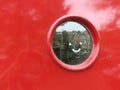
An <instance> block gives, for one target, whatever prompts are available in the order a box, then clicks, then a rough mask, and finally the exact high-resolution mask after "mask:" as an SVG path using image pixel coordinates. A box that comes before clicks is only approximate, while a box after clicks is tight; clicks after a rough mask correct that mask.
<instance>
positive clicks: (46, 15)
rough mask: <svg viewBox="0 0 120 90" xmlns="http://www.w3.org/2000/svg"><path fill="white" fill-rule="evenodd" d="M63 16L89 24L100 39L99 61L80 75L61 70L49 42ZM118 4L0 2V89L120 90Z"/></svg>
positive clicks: (99, 0) (106, 0)
mask: <svg viewBox="0 0 120 90" xmlns="http://www.w3.org/2000/svg"><path fill="white" fill-rule="evenodd" d="M65 15H73V16H74V15H75V16H76V15H77V16H80V17H83V18H86V19H87V20H89V21H90V22H91V23H92V24H93V25H94V26H95V27H96V30H97V32H98V33H99V34H100V37H101V42H100V44H101V50H100V52H99V55H98V58H97V59H96V62H95V63H94V64H93V65H92V66H91V67H89V68H87V69H85V70H82V71H77V72H73V71H69V70H66V69H64V68H61V67H60V66H59V65H58V64H56V63H55V62H54V61H53V58H52V56H51V55H50V52H49V49H48V44H47V37H48V32H49V30H50V27H51V26H52V24H53V23H54V22H55V21H56V20H58V18H60V17H63V16H65ZM119 33H120V1H119V0H52V1H51V0H0V90H119V89H120V85H119V83H120V50H119V49H120V39H119V38H120V35H119Z"/></svg>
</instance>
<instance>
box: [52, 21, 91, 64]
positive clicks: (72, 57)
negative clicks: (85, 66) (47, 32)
mask: <svg viewBox="0 0 120 90" xmlns="http://www.w3.org/2000/svg"><path fill="white" fill-rule="evenodd" d="M52 48H53V51H54V53H55V55H56V56H57V57H58V58H59V59H60V60H61V61H62V62H63V63H66V64H69V65H77V64H80V63H82V62H84V61H85V60H87V58H88V57H89V55H90V54H91V51H92V48H93V41H92V37H91V33H90V32H89V30H88V29H87V28H86V27H85V26H84V25H82V24H81V23H79V22H75V21H66V22H63V23H61V24H60V25H58V27H57V28H56V30H55V33H54V35H53V40H52Z"/></svg>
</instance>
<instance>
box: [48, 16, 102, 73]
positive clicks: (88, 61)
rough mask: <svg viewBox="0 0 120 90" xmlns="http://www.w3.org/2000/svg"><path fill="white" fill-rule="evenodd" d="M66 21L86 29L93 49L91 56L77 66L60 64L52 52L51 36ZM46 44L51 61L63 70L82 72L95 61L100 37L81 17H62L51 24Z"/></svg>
mask: <svg viewBox="0 0 120 90" xmlns="http://www.w3.org/2000/svg"><path fill="white" fill-rule="evenodd" d="M66 21H74V22H78V23H80V24H81V25H83V26H84V27H86V28H87V30H88V32H90V34H91V38H92V41H93V48H92V51H91V54H90V55H89V57H88V58H87V59H86V60H85V61H84V62H82V63H80V64H77V65H69V64H66V63H64V62H62V61H61V60H60V59H59V58H58V57H57V56H56V55H55V53H54V51H53V46H52V41H53V35H54V33H55V31H56V28H57V27H58V26H59V25H60V24H62V23H63V22H66ZM47 43H48V47H49V51H50V54H51V55H52V57H53V60H54V61H55V62H56V63H57V64H59V65H60V66H62V67H63V68H65V69H68V70H72V71H78V70H83V69H85V68H87V67H89V66H90V65H92V63H94V62H95V61H96V58H97V56H98V53H99V50H100V36H99V33H98V32H97V30H96V29H95V27H94V26H93V25H92V24H91V23H90V22H89V21H88V20H86V19H84V18H83V17H79V16H64V17H61V18H59V19H58V20H57V21H55V22H54V23H53V25H52V26H51V28H50V30H49V33H48V38H47Z"/></svg>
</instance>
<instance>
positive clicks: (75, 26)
mask: <svg viewBox="0 0 120 90" xmlns="http://www.w3.org/2000/svg"><path fill="white" fill-rule="evenodd" d="M64 30H66V31H68V32H71V31H81V32H84V31H86V28H85V27H83V26H82V25H81V24H79V23H77V22H73V21H69V22H65V23H63V24H61V25H60V26H59V27H57V29H56V31H57V32H62V31H64Z"/></svg>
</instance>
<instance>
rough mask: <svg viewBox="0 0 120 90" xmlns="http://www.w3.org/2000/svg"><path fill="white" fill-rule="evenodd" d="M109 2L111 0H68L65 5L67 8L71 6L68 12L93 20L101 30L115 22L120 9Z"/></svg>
mask: <svg viewBox="0 0 120 90" xmlns="http://www.w3.org/2000/svg"><path fill="white" fill-rule="evenodd" d="M109 3H110V1H109V0H108V1H103V0H92V1H91V0H81V1H80V0H75V1H74V0H66V1H65V3H64V5H65V8H67V7H69V8H70V9H69V11H68V14H71V15H79V16H81V17H84V18H86V19H88V20H89V21H90V22H92V23H93V24H94V25H95V27H96V28H97V29H98V30H101V29H103V28H104V27H105V26H106V25H108V24H110V23H112V22H114V20H115V18H116V17H115V16H116V14H117V13H118V11H119V8H114V6H112V5H109ZM117 25H118V24H117Z"/></svg>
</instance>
